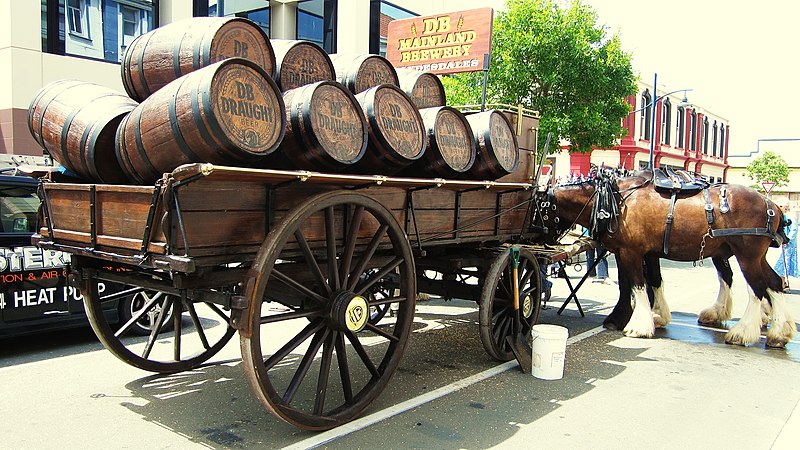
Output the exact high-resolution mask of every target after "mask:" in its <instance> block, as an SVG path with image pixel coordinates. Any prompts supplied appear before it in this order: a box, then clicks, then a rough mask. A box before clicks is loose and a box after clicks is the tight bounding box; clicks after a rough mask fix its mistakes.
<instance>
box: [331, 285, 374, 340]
mask: <svg viewBox="0 0 800 450" xmlns="http://www.w3.org/2000/svg"><path fill="white" fill-rule="evenodd" d="M331 303H332V307H331V322H332V324H333V327H334V328H336V329H337V330H339V331H351V332H353V333H358V332H359V331H361V330H363V329H364V327H365V326H366V325H367V321H368V320H369V305H368V304H367V300H366V299H365V298H364V297H361V296H360V295H355V294H354V293H352V292H341V293H339V294H338V295H336V297H335V298H334V299H333V302H331Z"/></svg>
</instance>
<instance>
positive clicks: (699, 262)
mask: <svg viewBox="0 0 800 450" xmlns="http://www.w3.org/2000/svg"><path fill="white" fill-rule="evenodd" d="M708 237H710V238H711V239H714V236H711V227H708V231H707V232H706V234H704V235H703V241H702V242H700V259H699V260H698V261H697V263H696V264H695V267H697V265H700V267H703V252H704V251H705V249H706V238H708Z"/></svg>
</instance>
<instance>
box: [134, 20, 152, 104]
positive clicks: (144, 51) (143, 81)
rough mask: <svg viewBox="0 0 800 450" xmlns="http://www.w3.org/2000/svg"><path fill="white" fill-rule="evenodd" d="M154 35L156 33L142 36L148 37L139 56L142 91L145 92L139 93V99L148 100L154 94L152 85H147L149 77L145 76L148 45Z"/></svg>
mask: <svg viewBox="0 0 800 450" xmlns="http://www.w3.org/2000/svg"><path fill="white" fill-rule="evenodd" d="M154 34H155V33H145V34H144V35H142V36H145V35H146V36H147V39H146V40H145V41H144V43H143V44H142V52H141V53H140V54H139V83H141V85H142V90H143V91H144V92H137V94H138V95H139V98H146V97H148V96H149V95H150V94H152V92H151V91H150V85H149V83H147V77H145V76H144V56H145V55H146V54H147V44H149V43H150V39H152V38H153V35H154ZM131 84H133V83H131ZM133 90H134V91H136V88H135V87H134V88H133Z"/></svg>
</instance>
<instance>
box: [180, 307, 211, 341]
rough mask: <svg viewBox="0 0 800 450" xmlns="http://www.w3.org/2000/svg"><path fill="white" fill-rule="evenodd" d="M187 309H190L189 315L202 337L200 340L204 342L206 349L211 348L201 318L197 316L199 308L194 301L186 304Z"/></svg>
mask: <svg viewBox="0 0 800 450" xmlns="http://www.w3.org/2000/svg"><path fill="white" fill-rule="evenodd" d="M186 309H187V310H189V317H191V318H192V323H193V324H194V328H195V329H196V330H197V335H198V336H199V337H200V342H202V343H203V348H205V349H206V350H208V349H210V348H211V346H210V345H208V338H207V337H206V332H205V330H203V326H202V324H200V318H199V317H197V310H196V309H195V307H194V303H189V304H188V305H186Z"/></svg>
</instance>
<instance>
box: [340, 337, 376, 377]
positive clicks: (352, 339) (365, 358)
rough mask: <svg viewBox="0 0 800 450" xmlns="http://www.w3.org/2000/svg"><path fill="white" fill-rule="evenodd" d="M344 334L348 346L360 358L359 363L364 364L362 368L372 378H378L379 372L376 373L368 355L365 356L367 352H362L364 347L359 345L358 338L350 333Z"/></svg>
mask: <svg viewBox="0 0 800 450" xmlns="http://www.w3.org/2000/svg"><path fill="white" fill-rule="evenodd" d="M346 334H347V339H348V340H349V341H350V344H352V346H353V349H355V351H356V353H357V354H358V356H359V358H361V362H363V363H364V366H365V367H366V368H367V370H369V372H370V373H371V374H372V376H373V377H375V378H380V377H381V374H380V372H378V369H377V368H375V364H373V363H372V360H371V359H369V355H367V351H366V350H364V346H363V345H361V341H359V340H358V337H357V336H356V335H354V334H353V333H350V332H347V333H346Z"/></svg>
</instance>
